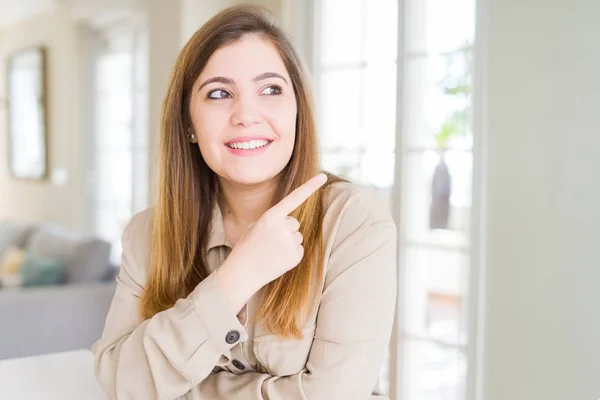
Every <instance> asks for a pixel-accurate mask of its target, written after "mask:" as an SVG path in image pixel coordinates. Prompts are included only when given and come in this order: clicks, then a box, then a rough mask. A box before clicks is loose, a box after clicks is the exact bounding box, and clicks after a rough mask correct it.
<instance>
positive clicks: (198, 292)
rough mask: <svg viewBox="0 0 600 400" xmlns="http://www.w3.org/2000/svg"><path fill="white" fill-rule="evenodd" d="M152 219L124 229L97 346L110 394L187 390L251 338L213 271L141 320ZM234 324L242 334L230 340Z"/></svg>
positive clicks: (170, 394)
mask: <svg viewBox="0 0 600 400" xmlns="http://www.w3.org/2000/svg"><path fill="white" fill-rule="evenodd" d="M148 220H149V218H148V217H147V215H143V214H138V215H137V216H136V217H134V218H133V219H132V221H131V222H130V224H129V225H128V226H127V228H125V230H124V232H123V236H122V243H123V262H122V265H121V271H120V273H119V276H118V277H117V288H116V293H115V296H114V298H113V300H112V304H111V307H110V311H109V313H108V316H107V319H106V325H105V328H104V332H103V335H102V338H101V339H100V340H99V341H98V342H96V343H95V344H94V346H93V348H92V351H93V352H94V354H95V357H96V361H95V372H96V376H97V379H98V382H99V383H100V386H101V387H102V388H103V390H104V391H105V392H106V394H107V395H108V397H109V398H111V399H144V400H146V399H168V400H172V399H174V398H177V397H179V396H182V395H184V394H185V393H186V392H188V391H189V390H190V389H191V388H192V387H194V386H195V385H197V384H198V383H199V382H200V381H202V380H203V379H204V378H205V377H206V376H208V375H209V374H210V372H211V371H212V369H213V368H214V367H215V365H220V364H221V361H220V360H221V359H222V357H223V356H224V357H229V356H230V349H231V347H233V346H234V345H235V344H237V343H239V342H240V341H244V340H246V339H247V337H248V336H247V333H246V331H245V329H244V327H243V326H242V325H241V324H240V322H239V321H238V319H237V318H236V314H235V312H234V311H233V309H232V308H231V306H230V305H229V303H228V300H227V299H226V296H225V294H224V292H223V291H222V289H221V288H220V286H219V285H218V284H217V281H216V276H215V274H214V273H213V274H212V275H210V276H209V277H208V278H206V279H205V280H204V281H202V282H201V283H200V284H199V285H198V286H197V287H196V289H195V290H194V291H193V292H192V293H191V294H190V295H189V296H188V297H187V298H185V299H180V300H178V301H177V303H176V304H175V306H174V307H172V308H170V309H168V310H165V311H163V312H160V313H158V314H156V315H155V316H154V317H152V318H150V319H148V320H146V321H143V320H142V319H141V316H140V309H139V307H140V298H141V296H142V293H143V291H144V288H143V285H144V284H145V280H146V279H145V274H146V268H147V265H146V264H147V253H149V251H150V247H149V246H150V242H149V240H143V239H141V238H143V237H144V236H149V234H150V232H149V231H150V224H149V223H148V222H149V221H148ZM230 331H235V332H238V333H239V338H238V340H237V341H232V343H228V342H227V341H226V336H227V333H228V332H230ZM230 341H231V340H230Z"/></svg>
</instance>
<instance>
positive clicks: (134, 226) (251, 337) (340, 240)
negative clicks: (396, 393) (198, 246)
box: [92, 183, 397, 400]
mask: <svg viewBox="0 0 600 400" xmlns="http://www.w3.org/2000/svg"><path fill="white" fill-rule="evenodd" d="M326 201H327V202H328V204H329V207H328V209H327V212H326V215H325V219H324V232H323V238H324V244H325V251H326V254H325V260H326V264H325V276H324V279H323V278H322V279H319V280H317V282H319V284H318V285H314V287H313V295H312V296H311V299H313V300H312V303H311V307H310V308H309V310H310V312H309V317H308V318H307V321H306V323H305V324H304V327H303V333H304V338H303V339H289V338H286V339H282V338H279V337H277V336H275V335H273V334H272V333H271V332H269V331H268V330H266V329H265V328H264V327H262V326H260V325H259V324H256V325H255V324H249V323H247V321H248V317H249V316H252V315H253V312H255V311H256V309H257V307H258V300H259V299H260V295H261V293H262V290H261V291H259V292H257V293H256V294H255V295H254V297H252V298H251V299H250V301H249V302H248V303H247V305H246V308H245V310H243V311H245V314H246V315H245V316H240V317H239V318H238V317H236V314H235V312H234V311H233V310H232V308H231V306H230V305H229V304H228V302H227V300H226V297H225V295H224V293H223V292H222V291H221V289H220V286H219V285H218V283H217V281H216V277H215V273H214V271H215V270H216V269H217V268H218V267H219V265H221V264H222V263H223V261H224V260H225V258H226V257H227V255H228V254H229V252H230V251H231V245H230V244H229V243H228V241H227V239H226V237H225V231H224V228H223V221H222V217H221V213H220V210H219V208H218V207H216V208H215V210H214V220H213V229H212V232H211V237H210V240H209V246H208V247H209V249H208V263H209V265H210V268H211V269H212V271H213V273H212V274H211V275H210V276H209V277H208V278H207V279H205V280H204V281H202V282H201V283H200V284H199V285H198V286H197V287H196V288H195V290H194V291H193V292H192V293H191V294H190V295H189V296H188V297H187V298H183V299H180V300H178V301H177V303H176V304H175V306H174V307H173V308H171V309H169V310H166V311H163V312H160V313H158V314H156V315H155V316H154V317H152V318H151V319H149V320H146V321H144V320H142V318H141V317H140V312H139V306H140V297H141V296H142V293H143V291H144V285H145V283H146V281H147V278H148V274H149V267H148V266H149V262H148V260H149V253H150V232H151V223H152V218H151V211H149V210H146V211H143V212H141V213H139V214H137V215H136V216H134V217H133V218H132V220H131V221H130V223H129V224H128V226H127V227H126V228H125V230H124V232H123V236H122V243H123V262H122V266H121V271H120V273H119V276H118V278H117V282H118V285H117V290H116V294H115V296H114V299H113V302H112V305H111V308H110V311H109V314H108V317H107V319H106V326H105V329H104V333H103V335H102V338H101V339H100V340H99V341H98V342H97V343H95V344H94V346H93V348H92V350H93V352H94V354H95V356H96V363H95V368H96V376H97V379H98V382H99V383H100V385H101V386H102V388H103V389H104V391H105V392H106V393H107V395H108V396H109V397H110V398H112V399H119V400H124V399H143V400H152V399H166V400H172V399H177V398H184V399H194V400H199V399H211V400H213V399H241V400H259V399H260V400H262V399H268V400H296V399H297V400H305V399H308V400H321V399H326V400H330V399H343V400H353V399H356V400H367V399H384V397H382V396H376V395H373V394H372V393H373V389H374V387H375V384H376V382H377V378H378V374H379V371H380V368H381V366H382V364H383V362H384V359H385V357H386V353H387V349H388V342H389V340H390V336H391V332H392V321H393V318H394V311H395V304H396V286H397V277H396V228H395V225H394V222H393V220H392V218H391V216H390V213H389V211H388V209H389V208H388V206H387V204H385V202H384V201H383V200H382V199H381V198H380V197H379V195H378V194H377V193H376V192H375V191H373V190H371V189H366V188H363V187H359V186H357V185H353V184H349V183H336V184H333V185H332V186H331V190H330V192H329V194H328V195H327V198H326Z"/></svg>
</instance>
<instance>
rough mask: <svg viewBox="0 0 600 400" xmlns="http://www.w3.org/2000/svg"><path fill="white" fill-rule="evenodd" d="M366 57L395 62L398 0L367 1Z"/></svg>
mask: <svg viewBox="0 0 600 400" xmlns="http://www.w3.org/2000/svg"><path fill="white" fill-rule="evenodd" d="M367 5H368V7H366V24H367V30H366V46H365V56H366V57H365V58H366V61H367V62H369V63H371V62H381V61H384V62H388V63H389V62H394V61H396V55H397V53H398V1H397V0H377V3H376V4H373V3H372V2H367Z"/></svg>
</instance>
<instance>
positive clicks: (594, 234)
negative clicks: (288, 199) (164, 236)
mask: <svg viewBox="0 0 600 400" xmlns="http://www.w3.org/2000/svg"><path fill="white" fill-rule="evenodd" d="M235 3H236V1H233V0H228V1H217V0H168V1H167V0H118V1H117V0H60V1H59V0H18V1H17V0H0V278H1V279H2V287H0V321H1V325H0V326H1V327H0V359H8V358H15V357H22V356H28V355H35V354H44V353H53V352H58V351H64V350H70V349H77V348H86V347H89V346H91V344H92V343H93V341H95V340H96V339H97V337H98V336H99V335H100V332H101V330H102V324H103V323H104V318H105V316H106V312H107V310H108V307H109V304H110V300H111V297H112V293H113V291H114V276H115V274H116V273H117V271H118V268H119V264H120V256H121V245H120V235H121V232H122V230H123V228H124V226H125V224H126V223H127V221H128V220H129V218H131V216H132V215H133V214H134V213H136V212H138V211H141V210H142V209H144V208H146V207H148V206H150V205H151V204H152V203H153V201H154V193H155V190H154V188H155V180H156V167H157V152H156V147H157V142H158V129H159V118H160V108H161V102H162V100H163V96H164V93H165V87H166V83H167V81H168V78H169V74H170V69H171V67H172V64H173V62H174V60H175V58H176V56H177V54H178V52H179V51H180V49H181V48H182V46H183V45H184V44H185V43H186V41H187V40H188V39H189V38H190V36H191V35H192V34H193V33H194V32H195V31H196V29H198V27H199V26H200V25H201V24H202V23H203V22H205V21H206V20H207V19H208V18H210V17H211V16H212V15H214V13H216V12H218V11H219V10H221V9H222V8H225V7H227V6H229V5H232V4H235ZM252 3H255V4H261V5H264V6H266V7H268V8H269V9H270V10H271V11H272V13H273V14H274V16H275V17H276V18H277V19H278V20H279V21H280V23H281V25H282V26H283V27H284V29H286V30H287V31H288V32H289V34H290V36H291V37H292V39H293V42H294V44H295V45H296V48H297V50H298V52H299V53H300V54H301V56H302V58H303V60H304V61H305V63H306V67H307V69H308V70H309V71H310V74H311V79H312V81H313V87H314V96H315V101H316V105H317V116H318V127H319V131H320V138H321V153H322V161H323V164H324V167H325V169H327V170H329V171H332V172H334V173H337V174H339V175H342V176H344V177H346V178H349V179H351V180H352V181H355V182H357V183H361V184H364V185H369V186H372V187H375V188H376V189H377V190H379V191H380V192H381V193H382V194H383V195H384V196H386V198H388V199H389V206H390V208H391V210H392V212H393V214H394V217H395V218H396V222H397V226H398V229H399V257H398V268H399V272H400V274H399V282H400V290H399V297H398V315H397V319H396V328H395V331H394V335H393V338H392V341H391V343H390V351H389V356H388V360H387V361H386V365H385V366H384V368H383V369H382V371H381V379H380V382H379V383H378V388H379V391H380V392H382V393H386V394H388V395H389V396H390V397H391V398H392V399H394V400H467V399H468V400H475V399H477V400H501V399H510V400H532V399H536V400H537V399H540V400H541V399H544V400H559V399H560V400H584V399H585V400H587V399H590V400H591V399H598V398H600V380H599V379H598V374H599V371H600V344H599V340H600V312H599V306H600V289H598V288H599V286H600V261H599V257H598V254H597V253H596V246H598V242H599V240H600V235H599V234H598V226H599V225H600V177H599V172H600V102H599V97H598V93H600V77H599V74H598V71H600V24H599V23H598V17H600V1H598V0H262V1H260V0H259V1H253V2H252ZM48 260H53V261H54V263H53V262H50V261H48ZM57 260H58V261H60V262H56V261H57ZM40 271H41V272H40ZM357 295H360V294H359V293H358V294H357Z"/></svg>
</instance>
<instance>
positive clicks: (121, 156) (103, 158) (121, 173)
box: [96, 150, 133, 204]
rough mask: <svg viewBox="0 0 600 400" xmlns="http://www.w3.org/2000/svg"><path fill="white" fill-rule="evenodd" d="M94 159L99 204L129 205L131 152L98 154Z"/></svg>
mask: <svg viewBox="0 0 600 400" xmlns="http://www.w3.org/2000/svg"><path fill="white" fill-rule="evenodd" d="M96 157H97V158H96V160H97V161H96V171H98V186H97V188H96V191H97V199H98V201H99V202H100V203H105V202H119V203H128V204H131V202H132V199H131V195H132V185H133V179H132V176H131V173H132V162H133V159H132V156H131V152H129V151H127V150H122V151H111V152H101V153H100V152H99V153H97V154H96Z"/></svg>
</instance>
